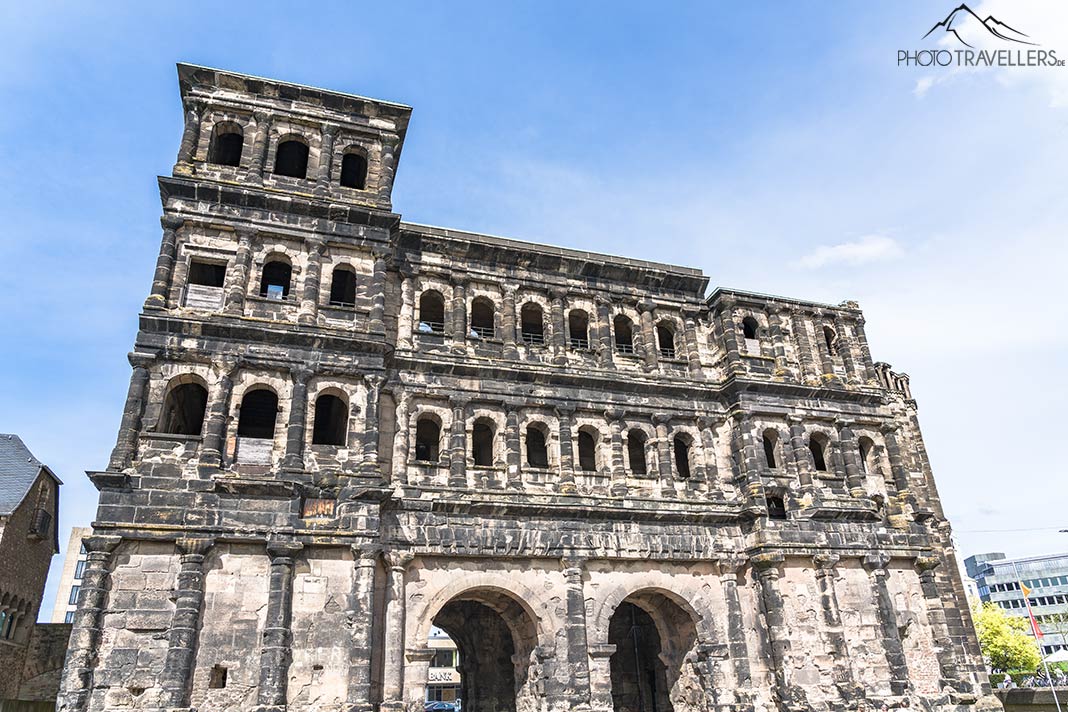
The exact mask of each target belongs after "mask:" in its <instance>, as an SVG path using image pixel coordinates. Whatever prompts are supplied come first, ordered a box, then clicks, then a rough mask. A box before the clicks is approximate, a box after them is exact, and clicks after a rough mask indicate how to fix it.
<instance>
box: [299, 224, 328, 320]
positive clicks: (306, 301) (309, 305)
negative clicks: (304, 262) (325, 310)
mask: <svg viewBox="0 0 1068 712" xmlns="http://www.w3.org/2000/svg"><path fill="white" fill-rule="evenodd" d="M305 245H306V249H307V251H308V270H307V272H305V273H304V289H303V290H302V292H301V295H300V306H299V307H298V310H297V323H299V324H304V325H305V326H312V325H314V324H315V323H316V321H317V320H318V316H319V287H320V285H321V283H322V271H323V253H325V252H326V243H325V242H324V241H323V240H322V238H319V237H309V238H308V239H307V240H306V241H305Z"/></svg>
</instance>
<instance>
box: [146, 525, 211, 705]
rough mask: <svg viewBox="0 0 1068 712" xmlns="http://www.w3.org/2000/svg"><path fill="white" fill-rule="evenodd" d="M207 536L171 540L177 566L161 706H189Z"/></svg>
mask: <svg viewBox="0 0 1068 712" xmlns="http://www.w3.org/2000/svg"><path fill="white" fill-rule="evenodd" d="M212 544H214V541H213V540H211V539H197V538H187V539H179V540H178V541H176V542H175V545H176V546H177V548H178V553H179V556H180V559H179V560H180V562H181V568H180V570H179V572H178V581H177V584H176V585H175V589H174V615H173V616H172V617H171V628H170V631H169V632H168V634H167V657H166V658H164V661H163V671H162V672H161V673H160V677H159V685H160V687H161V688H162V690H163V692H162V694H161V696H160V697H161V699H160V704H161V706H162V707H164V708H168V709H174V708H187V707H189V693H190V691H191V690H192V687H193V667H194V664H195V663H196V651H197V641H198V638H199V636H200V612H201V609H202V608H203V607H204V555H205V554H207V552H208V550H209V549H210V548H211V547H212Z"/></svg>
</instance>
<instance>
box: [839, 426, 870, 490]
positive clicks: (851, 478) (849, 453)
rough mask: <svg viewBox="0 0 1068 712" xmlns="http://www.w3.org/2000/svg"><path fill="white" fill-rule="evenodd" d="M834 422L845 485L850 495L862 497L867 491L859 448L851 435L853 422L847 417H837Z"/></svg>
mask: <svg viewBox="0 0 1068 712" xmlns="http://www.w3.org/2000/svg"><path fill="white" fill-rule="evenodd" d="M835 422H836V424H837V425H838V449H839V450H840V451H841V453H842V462H843V463H844V464H845V471H846V487H847V488H848V489H849V495H850V496H851V497H857V498H863V497H865V496H867V492H866V491H865V489H864V473H863V472H861V470H860V450H859V449H858V447H857V439H856V437H855V436H854V435H853V428H852V425H853V423H852V421H850V420H849V419H847V418H838V419H837V421H835Z"/></svg>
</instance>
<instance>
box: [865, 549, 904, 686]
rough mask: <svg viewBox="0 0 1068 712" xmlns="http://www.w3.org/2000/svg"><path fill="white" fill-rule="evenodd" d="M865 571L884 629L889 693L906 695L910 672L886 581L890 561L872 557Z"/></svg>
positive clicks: (886, 557) (880, 555)
mask: <svg viewBox="0 0 1068 712" xmlns="http://www.w3.org/2000/svg"><path fill="white" fill-rule="evenodd" d="M863 563H864V568H865V569H867V570H868V575H869V577H870V578H871V587H872V594H873V596H874V598H875V606H876V608H878V610H879V625H880V627H881V628H882V633H883V638H882V644H883V650H884V651H885V652H886V662H887V665H889V667H890V690H891V692H892V693H893V694H895V695H903V694H905V692H906V691H908V689H909V686H910V685H909V669H908V665H907V664H906V662H905V650H904V648H903V647H902V645H901V635H900V633H899V632H898V627H897V611H896V610H895V609H894V600H893V598H892V597H891V596H890V589H889V587H888V586H887V583H886V579H887V577H888V576H889V575H890V574H889V572H888V571H887V570H886V567H887V564H889V563H890V557H888V556H887V555H886V554H871V555H869V556H866V557H864V561H863Z"/></svg>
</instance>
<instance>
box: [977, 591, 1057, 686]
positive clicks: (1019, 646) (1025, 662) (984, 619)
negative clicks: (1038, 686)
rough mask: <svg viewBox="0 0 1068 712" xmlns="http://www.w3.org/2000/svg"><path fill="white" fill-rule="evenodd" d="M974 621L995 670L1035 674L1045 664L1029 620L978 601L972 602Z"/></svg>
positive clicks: (985, 653)
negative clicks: (1032, 633)
mask: <svg viewBox="0 0 1068 712" xmlns="http://www.w3.org/2000/svg"><path fill="white" fill-rule="evenodd" d="M972 619H973V620H974V621H975V632H976V633H977V634H978V636H979V647H980V648H981V649H982V651H983V657H985V658H986V659H987V660H988V661H989V662H990V667H992V668H993V669H995V670H1006V671H1007V670H1034V669H1035V668H1036V667H1037V666H1038V664H1039V663H1040V662H1042V656H1041V655H1039V652H1038V642H1037V641H1036V640H1035V639H1034V638H1032V637H1031V636H1030V635H1029V634H1028V631H1029V630H1030V627H1031V625H1030V623H1028V621H1027V619H1025V618H1014V617H1012V616H1008V615H1006V614H1005V611H1004V610H1003V609H1002V608H1001V606H999V605H997V604H996V603H990V602H987V603H983V604H981V605H979V602H978V601H973V602H972Z"/></svg>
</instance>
